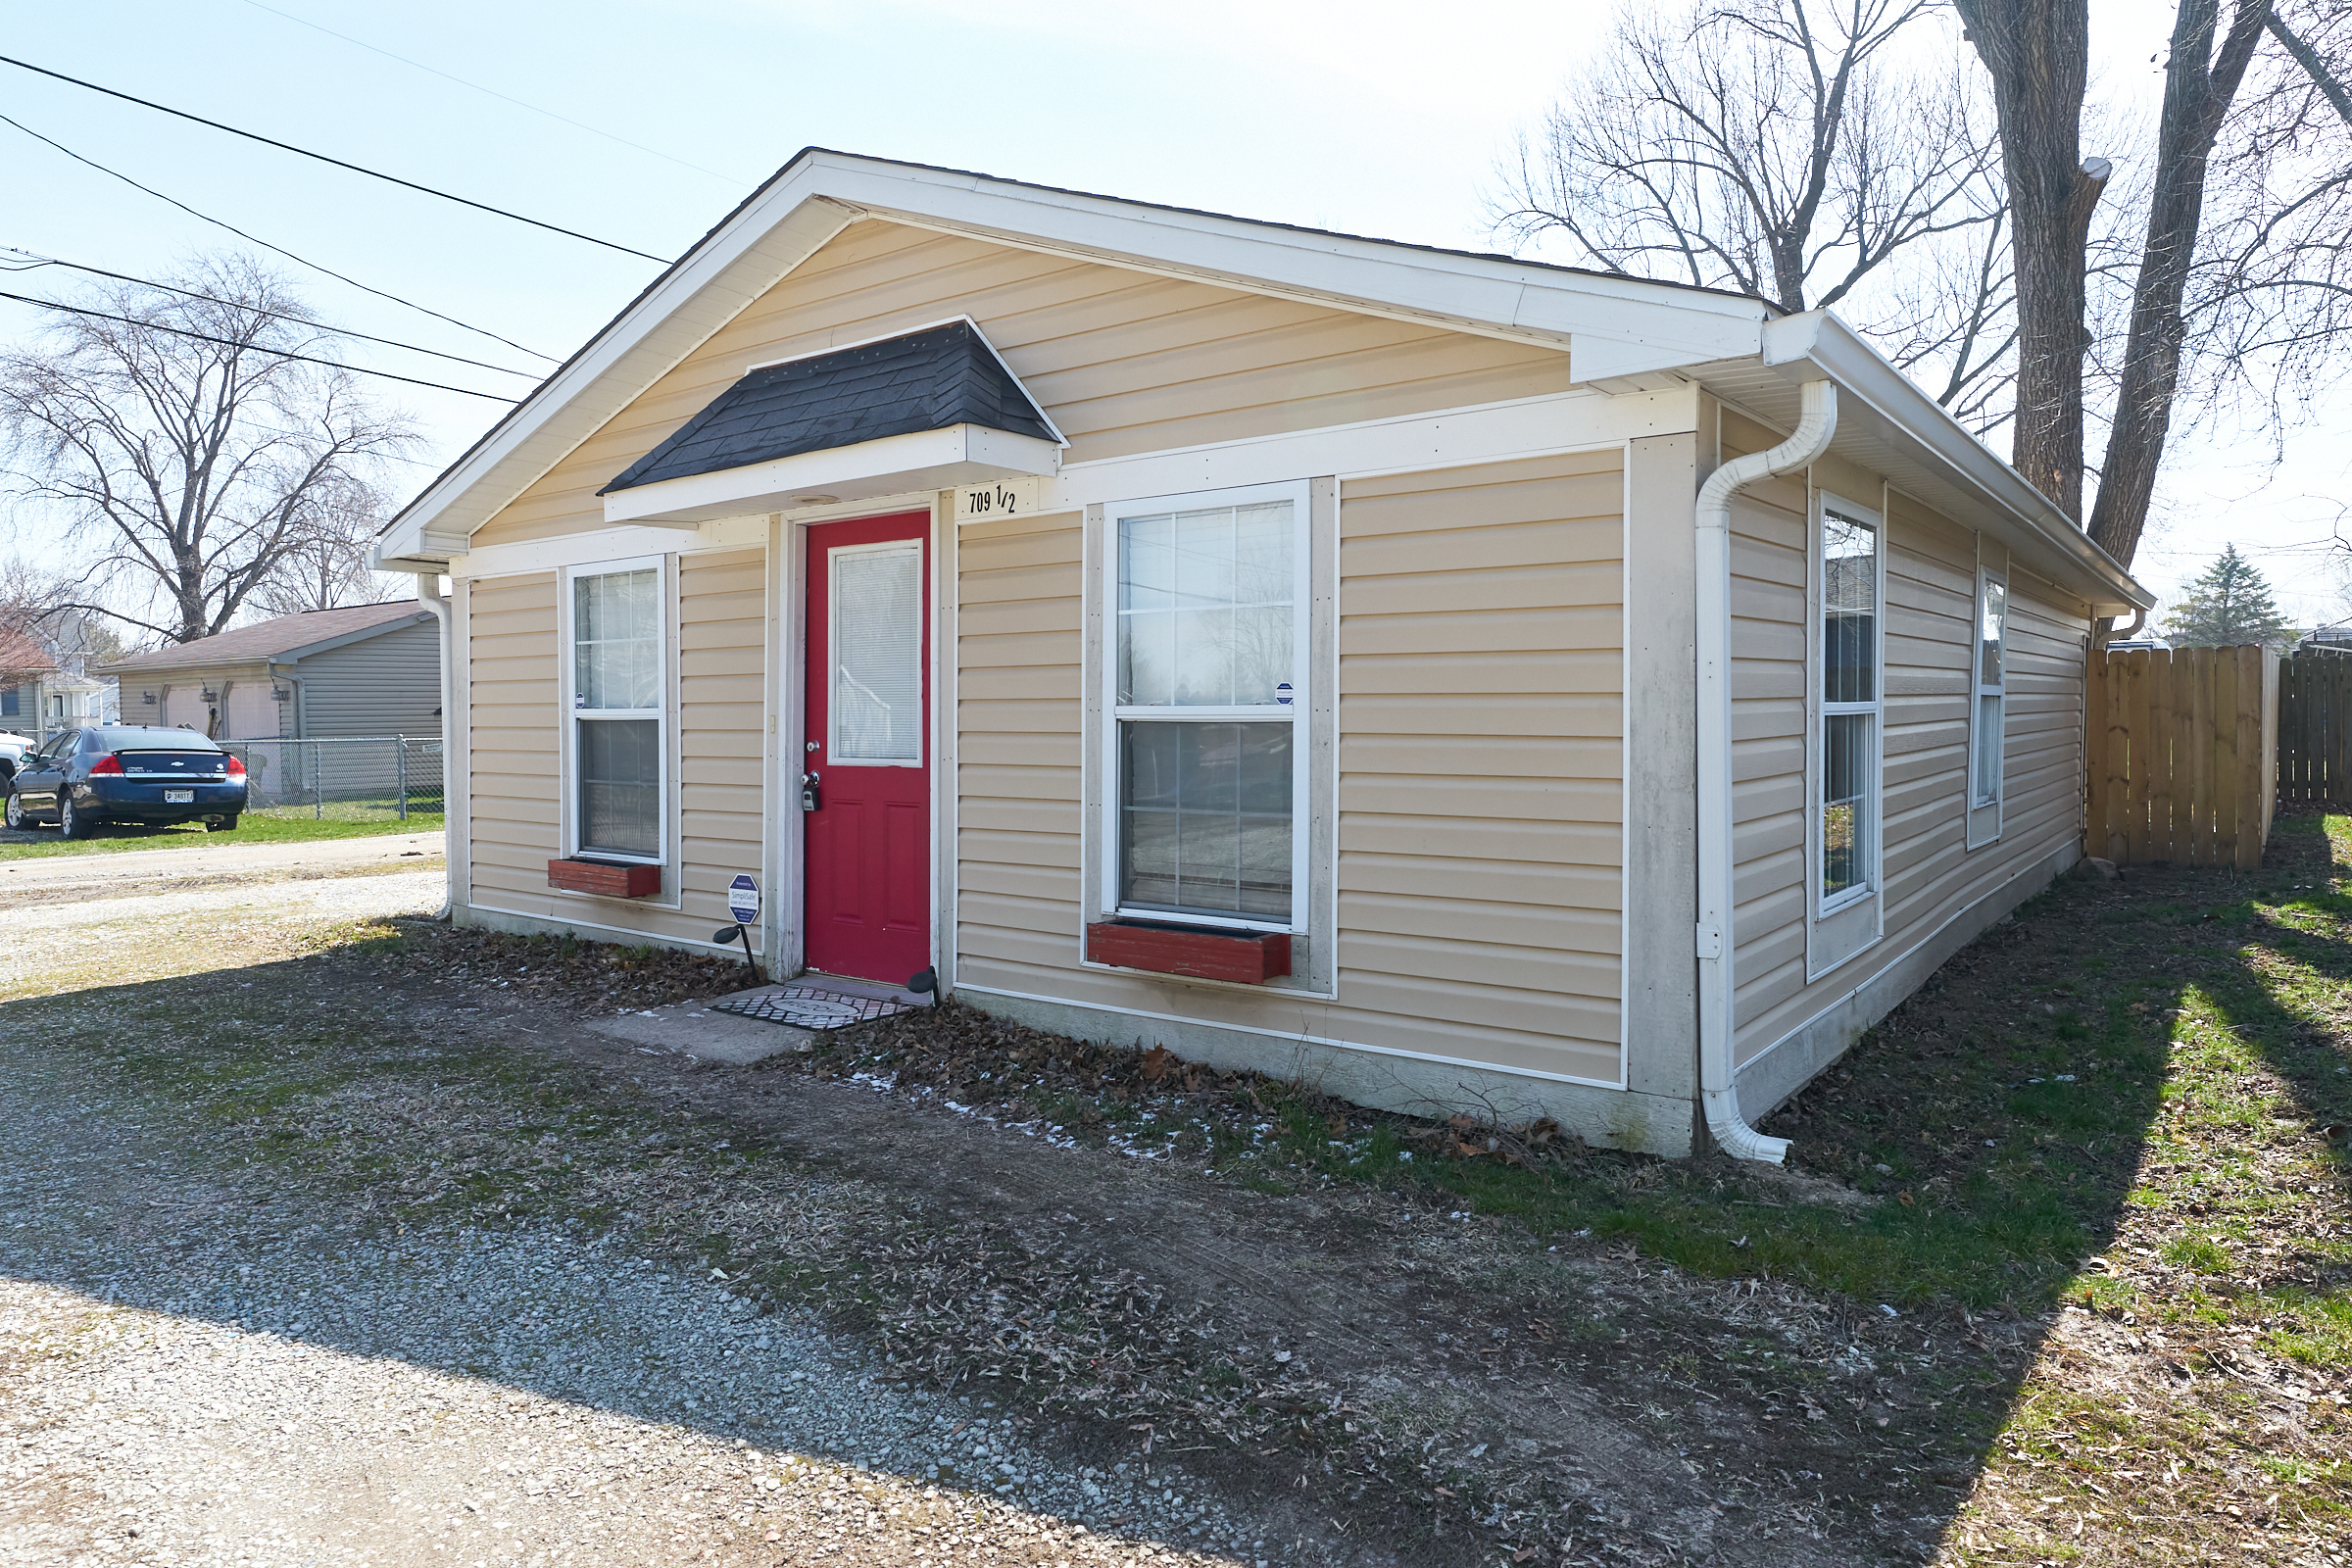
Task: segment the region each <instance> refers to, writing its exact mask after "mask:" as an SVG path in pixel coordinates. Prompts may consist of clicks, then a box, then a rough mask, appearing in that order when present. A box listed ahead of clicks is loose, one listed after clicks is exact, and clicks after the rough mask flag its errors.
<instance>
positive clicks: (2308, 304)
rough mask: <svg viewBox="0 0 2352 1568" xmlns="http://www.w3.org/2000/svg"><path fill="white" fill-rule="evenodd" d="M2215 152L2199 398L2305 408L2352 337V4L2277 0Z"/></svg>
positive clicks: (2190, 326)
mask: <svg viewBox="0 0 2352 1568" xmlns="http://www.w3.org/2000/svg"><path fill="white" fill-rule="evenodd" d="M2266 28H2267V30H2268V31H2269V33H2270V35H2271V40H2272V41H2273V42H2274V43H2276V44H2277V46H2278V47H2277V48H2276V49H2275V50H2274V49H2263V50H2260V51H2258V52H2257V53H2256V55H2255V57H2254V60H2253V63H2252V65H2251V67H2250V68H2249V70H2248V72H2247V79H2246V81H2245V83H2244V85H2243V86H2242V87H2241V88H2240V89H2239V93H2238V102H2237V106H2236V109H2235V111H2234V113H2233V114H2232V116H2231V122H2230V123H2229V125H2228V126H2227V127H2226V129H2225V131H2224V133H2223V135H2222V137H2221V138H2220V140H2219V143H2218V144H2217V146H2216V147H2215V149H2214V152H2213V155H2212V158H2211V161H2210V162H2211V174H2210V177H2209V181H2208V191H2209V194H2208V210H2207V215H2206V230H2207V232H2206V234H2205V236H2204V238H2203V240H2202V241H2201V243H2200V247H2199V254H2198V256H2197V261H2196V265H2195V267H2194V268H2193V269H2192V270H2191V272H2190V275H2189V279H2188V283H2187V287H2186V290H2185V294H2186V299H2185V303H2184V306H2183V315H2184V318H2185V322H2186V330H2187V332H2188V339H2189V343H2190V345H2191V347H2192V349H2193V350H2195V351H2196V354H2197V357H2198V359H2200V360H2201V362H2202V363H2201V364H2197V363H2192V365H2191V367H2190V369H2191V370H2192V371H2197V372H2201V374H2199V375H2198V383H2197V384H2198V390H2199V391H2201V392H2207V393H2216V394H2228V393H2252V394H2254V396H2253V399H2252V401H2253V403H2254V406H2255V408H2256V409H2257V411H2259V412H2262V413H2265V414H2270V415H2274V416H2275V415H2277V414H2278V413H2280V412H2282V411H2285V410H2288V409H2291V408H2293V407H2295V406H2296V405H2297V404H2298V403H2299V402H2300V397H2299V393H2300V392H2301V391H2302V390H2303V389H2305V388H2308V387H2309V386H2311V385H2313V384H2314V383H2315V382H2316V381H2317V380H2318V379H2319V377H2320V376H2321V375H2322V373H2323V371H2324V369H2325V368H2326V367H2327V363H2328V361H2329V360H2330V359H2331V358H2333V356H2334V355H2335V354H2336V353H2337V352H2338V351H2339V350H2340V348H2341V346H2342V345H2343V343H2344V342H2345V341H2346V340H2347V338H2348V337H2352V88H2348V87H2347V84H2346V80H2345V73H2346V70H2347V68H2352V4H2348V3H2346V0H2318V3H2296V0H2275V3H2274V5H2273V7H2272V9H2271V13H2270V17H2269V20H2268V22H2267V23H2266Z"/></svg>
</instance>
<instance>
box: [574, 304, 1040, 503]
mask: <svg viewBox="0 0 2352 1568" xmlns="http://www.w3.org/2000/svg"><path fill="white" fill-rule="evenodd" d="M955 424H977V425H982V426H985V427H986V428H988V429H991V430H1004V431H1005V432H1007V433H1009V434H1012V435H1025V436H1029V437H1032V438H1033V439H1035V440H1039V441H1055V440H1058V439H1059V436H1058V434H1057V433H1056V432H1055V430H1054V425H1053V423H1052V421H1051V420H1049V419H1047V417H1045V415H1044V413H1043V412H1041V411H1040V410H1039V409H1038V407H1037V404H1036V403H1035V402H1034V401H1032V400H1031V398H1030V396H1029V394H1028V393H1027V392H1026V391H1024V390H1023V389H1022V387H1021V383H1020V382H1019V381H1017V380H1015V379H1013V374H1012V372H1011V371H1010V370H1007V369H1006V368H1005V363H1004V361H1002V360H1000V359H998V358H997V354H996V351H995V350H994V349H992V348H990V347H989V346H988V340H987V339H986V338H984V337H982V336H981V335H980V332H979V329H978V328H976V327H974V326H973V325H972V323H971V322H969V321H950V322H948V323H947V324H946V325H944V326H935V327H930V328H927V329H925V330H923V331H919V332H908V333H905V334H903V335H901V336H898V337H889V338H884V339H882V340H881V341H880V342H876V343H866V344H862V345H859V346H858V347H856V348H847V349H834V350H831V351H829V352H827V353H823V354H816V355H810V356H809V357H808V358H805V359H798V360H788V361H786V362H785V363H783V364H781V365H770V366H763V367H762V368H759V369H756V370H754V371H752V372H751V373H750V374H749V375H747V376H745V377H744V378H743V379H742V380H740V381H738V382H736V383H735V384H734V385H733V386H731V387H729V388H727V389H726V390H725V391H724V392H721V393H720V394H719V395H718V396H717V397H716V398H714V399H712V400H711V404H710V406H709V407H708V408H706V409H704V410H703V412H702V413H700V414H698V415H696V416H695V417H693V418H691V419H688V420H687V421H686V422H685V423H684V424H683V425H681V426H679V428H678V430H677V433H676V434H674V435H672V436H671V437H670V438H669V439H668V440H666V441H664V442H662V444H661V445H660V446H658V447H656V448H654V450H653V451H651V452H649V453H647V454H646V455H645V456H644V457H642V458H640V459H638V460H637V461H636V462H635V463H633V464H631V465H629V466H628V467H627V468H626V469H625V470H624V471H623V472H622V473H621V474H620V476H619V477H618V478H616V479H614V480H613V482H612V483H611V484H609V485H607V486H605V487H604V489H602V490H600V491H598V492H597V494H599V495H610V494H612V493H613V491H615V490H627V489H631V488H633V487H634V486H637V485H643V484H657V483H659V482H661V481H662V480H663V479H682V478H686V477H687V476H689V475H692V474H697V473H714V472H716V471H717V470H719V469H721V468H740V467H743V466H747V465H749V464H754V463H766V462H770V461H772V460H773V459H776V458H789V457H796V456H798V455H799V454H801V453H804V452H824V451H829V450H831V449H832V448H834V447H846V446H852V445H855V444H856V443H858V442H859V441H878V440H880V439H882V438H883V437H885V436H893V435H911V434H913V433H915V432H916V431H920V430H943V429H946V428H947V427H948V426H950V425H955Z"/></svg>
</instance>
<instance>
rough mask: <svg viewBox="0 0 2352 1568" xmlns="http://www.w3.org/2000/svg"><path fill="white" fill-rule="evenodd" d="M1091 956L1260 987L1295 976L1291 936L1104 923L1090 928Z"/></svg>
mask: <svg viewBox="0 0 2352 1568" xmlns="http://www.w3.org/2000/svg"><path fill="white" fill-rule="evenodd" d="M1086 956H1088V957H1089V958H1091V959H1093V960H1094V961H1095V962H1097V963H1109V964H1116V965H1117V966H1118V967H1120V968H1122V969H1150V970H1152V972H1153V973H1155V974H1181V975H1190V976H1192V977H1193V978H1194V979H1196V980H1239V981H1242V982H1243V983H1245V984H1248V985H1253V986H1254V985H1263V984H1264V983H1265V982H1266V981H1268V980H1271V979H1274V978H1275V977H1276V976H1279V975H1286V974H1289V973H1290V972H1291V936H1290V933H1289V932H1287V931H1212V930H1208V929H1205V928H1203V927H1201V926H1197V925H1170V924H1163V923H1161V922H1159V921H1155V920H1104V921H1102V922H1100V923H1099V924H1095V925H1090V926H1088V927H1087V928H1086Z"/></svg>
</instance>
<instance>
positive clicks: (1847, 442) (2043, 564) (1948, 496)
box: [1683, 311, 2156, 615]
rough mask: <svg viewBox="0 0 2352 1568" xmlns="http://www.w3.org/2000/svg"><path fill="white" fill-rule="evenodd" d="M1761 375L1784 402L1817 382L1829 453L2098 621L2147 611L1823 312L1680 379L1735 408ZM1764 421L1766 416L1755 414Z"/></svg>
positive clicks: (2096, 553) (2017, 485)
mask: <svg viewBox="0 0 2352 1568" xmlns="http://www.w3.org/2000/svg"><path fill="white" fill-rule="evenodd" d="M1759 369H1760V371H1761V374H1762V376H1763V377H1764V378H1766V379H1768V380H1769V381H1772V382H1776V383H1778V384H1779V385H1780V386H1782V387H1784V388H1785V389H1786V390H1787V392H1788V393H1789V397H1790V400H1791V408H1793V396H1794V392H1795V389H1796V388H1797V387H1798V386H1799V385H1800V384H1801V383H1802V382H1804V381H1807V380H1811V379H1813V378H1814V377H1816V376H1822V377H1826V378H1828V379H1829V380H1831V381H1833V382H1835V383H1836V384H1837V386H1838V435H1837V437H1836V439H1835V440H1834V442H1833V445H1832V448H1831V450H1832V451H1833V452H1834V453H1837V454H1838V455H1839V456H1850V457H1852V458H1853V459H1854V461H1856V462H1858V463H1860V464H1861V465H1862V466H1865V467H1868V468H1871V469H1873V470H1874V471H1876V472H1879V473H1881V474H1884V475H1886V477H1887V479H1888V481H1889V482H1891V483H1893V484H1894V485H1895V486H1896V488H1898V489H1902V490H1905V491H1908V492H1911V493H1913V494H1916V495H1917V496H1918V499H1920V500H1921V501H1923V502H1925V503H1927V504H1928V505H1930V506H1932V507H1935V508H1936V510H1937V511H1940V512H1943V513H1945V514H1946V515H1950V516H1951V517H1952V518H1953V520H1954V521H1957V522H1960V523H1962V524H1963V525H1965V526H1971V527H1978V528H1983V529H1985V530H1987V531H1989V532H1991V533H1992V534H1993V535H1994V536H1995V537H1997V538H1999V539H2001V540H2002V541H2003V542H2004V543H2006V544H2007V545H2008V547H2009V550H2010V553H2011V556H2012V558H2013V560H2016V561H2018V562H2019V563H2020V564H2024V565H2025V566H2026V567H2027V569H2029V570H2031V571H2033V572H2034V574H2035V575H2037V576H2040V577H2043V578H2046V579H2047V580H2049V581H2051V582H2054V583H2057V584H2059V585H2061V586H2062V587H2065V588H2067V589H2069V590H2070V591H2072V592H2075V593H2079V594H2081V595H2082V598H2083V599H2084V600H2085V601H2086V602H2087V603H2089V605H2090V606H2091V610H2092V613H2095V614H2102V615H2115V614H2126V613H2131V611H2133V610H2137V609H2151V608H2153V607H2154V605H2155V603H2156V596H2155V595H2154V594H2153V593H2152V592H2150V591H2149V590H2148V589H2147V588H2145V587H2143V586H2141V585H2140V584H2139V583H2138V582H2137V581H2136V580H2135V579H2134V578H2133V577H2132V576H2131V572H2129V571H2128V570H2126V569H2125V568H2124V567H2123V566H2122V565H2121V564H2119V563H2118V562H2117V561H2116V560H2115V558H2114V557H2112V556H2110V555H2108V554H2107V553H2106V552H2105V551H2104V550H2101V549H2100V548H2099V547H2098V546H2097V545H2095V544H2093V543H2092V542H2091V540H2090V538H2089V536H2088V535H2086V534H2085V533H2083V531H2082V529H2081V528H2080V527H2078V526H2076V524H2075V522H2074V519H2072V518H2071V517H2069V516H2068V515H2066V514H2065V513H2064V512H2063V511H2061V510H2060V509H2059V507H2058V505H2057V503H2055V502H2053V501H2052V500H2050V498H2049V497H2047V496H2045V495H2043V494H2042V493H2041V492H2040V491H2039V490H2036V489H2035V488H2034V486H2033V485H2032V484H2030V483H2028V482H2027V480H2026V478H2025V476H2024V475H2023V474H2021V473H2019V472H2018V471H2017V470H2016V469H2015V468H2013V467H2011V466H2009V465H2008V464H2007V463H2005V462H2003V461H2002V460H2001V459H2000V458H1999V457H1998V456H1996V455H1995V454H1994V453H1993V452H1992V451H1991V450H1990V449H1989V448H1987V447H1986V446H1985V443H1983V442H1982V441H1979V440H1978V439H1977V438H1976V437H1975V436H1973V435H1971V434H1970V433H1969V432H1968V430H1967V429H1966V428H1965V427H1964V426H1963V425H1961V424H1960V422H1959V421H1958V420H1956V419H1954V418H1953V417H1951V415H1950V413H1949V412H1947V411H1946V410H1945V409H1944V408H1943V407H1942V405H1940V404H1938V403H1937V402H1936V400H1935V399H1934V398H1932V397H1930V396H1929V395H1928V394H1927V393H1926V392H1925V391H1924V390H1922V389H1921V387H1920V386H1919V385H1918V384H1917V383H1916V382H1914V381H1912V380H1911V378H1910V377H1908V376H1906V375H1905V374H1903V372H1902V371H1901V370H1898V369H1896V368H1894V366H1892V365H1891V364H1889V363H1888V362H1887V359H1886V357H1885V356H1883V355H1881V354H1880V353H1879V352H1878V351H1877V350H1876V349H1874V348H1872V347H1871V346H1870V345H1869V344H1868V343H1867V342H1865V341H1864V340H1863V339H1862V338H1861V337H1860V336H1859V335H1858V334H1856V333H1855V331H1854V330H1853V328H1851V327H1849V326H1847V325H1846V324H1845V323H1844V322H1843V321H1840V320H1839V319H1838V318H1837V317H1835V316H1832V315H1831V314H1829V313H1828V312H1827V311H1809V312H1807V313H1805V314H1804V315H1802V316H1790V317H1786V318H1783V319H1779V320H1776V321H1772V322H1769V323H1767V324H1766V325H1765V327H1764V331H1763V348H1762V353H1761V355H1760V356H1758V357H1756V358H1750V359H1746V360H1744V361H1735V362H1730V363H1723V364H1717V365H1694V366H1690V367H1686V368H1684V370H1683V373H1684V374H1687V375H1689V376H1691V378H1692V379H1694V380H1696V381H1697V382H1699V384H1700V385H1702V386H1706V387H1708V388H1709V389H1710V390H1713V391H1716V392H1718V393H1719V394H1721V395H1724V396H1726V397H1727V398H1728V399H1729V400H1730V401H1732V402H1734V403H1747V404H1750V405H1752V404H1753V403H1754V402H1755V397H1754V389H1755V386H1756V384H1757V380H1758V372H1759ZM1757 412H1759V413H1763V414H1768V415H1769V414H1770V413H1771V412H1773V411H1770V410H1763V409H1759V410H1758V411H1757Z"/></svg>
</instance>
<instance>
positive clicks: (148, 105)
mask: <svg viewBox="0 0 2352 1568" xmlns="http://www.w3.org/2000/svg"><path fill="white" fill-rule="evenodd" d="M0 65H10V66H15V67H17V68H18V69H19V70H22V71H29V72H32V73H34V74H35V75H41V76H47V77H49V78H51V79H52V80H55V81H65V82H71V83H73V85H74V86H76V87H86V88H88V89H89V90H90V91H92V92H99V93H104V94H106V96H107V97H109V98H120V99H122V100H123V102H124V103H126V104H137V105H138V106H139V107H140V108H141V109H152V110H154V111H155V112H156V113H157V114H159V115H174V116H177V117H178V118H179V119H181V120H186V121H191V122H193V123H196V124H199V125H209V126H211V127H212V128H213V129H215V130H224V131H226V132H228V133H229V134H230V135H231V136H242V137H244V138H245V139H246V140H247V141H258V142H260V143H261V144H262V145H263V146H265V147H275V148H276V149H278V150H279V151H280V152H288V153H293V154H295V155H296V156H297V157H301V158H315V159H317V160H318V161H319V163H322V164H332V165H333V166H334V167H335V168H337V169H348V170H349V171H351V172H353V173H355V174H366V175H367V176H368V178H369V179H380V180H382V181H384V182H385V183H386V184H388V185H399V186H402V187H403V188H405V189H408V190H413V191H417V192H420V193H421V194H423V195H426V196H438V197H440V198H441V199H442V200H443V201H445V202H456V203H457V204H458V205H459V206H461V207H470V208H472V209H473V210H474V211H476V212H481V213H492V214H495V215H496V216H498V217H500V218H511V219H513V220H515V221H516V222H517V223H528V224H530V225H531V227H533V228H544V229H546V230H547V231H548V232H549V233H551V234H562V235H564V236H565V237H566V238H569V239H584V240H586V241H587V242H588V243H589V244H591V245H602V246H603V247H604V248H605V249H607V250H609V251H619V252H620V253H621V254H622V255H624V256H635V257H639V258H641V259H643V260H645V261H649V262H659V263H661V264H662V266H664V267H667V266H668V265H669V258H668V257H666V256H656V255H654V254H653V253H652V252H650V251H641V250H638V249H636V248H635V247H634V246H629V245H618V244H615V243H613V241H612V240H609V239H598V238H597V237H596V236H595V235H594V234H583V233H581V232H580V231H579V230H578V229H576V228H564V227H563V226H561V225H559V224H556V223H543V222H541V221H539V220H538V219H536V218H525V217H523V216H522V215H521V214H520V213H511V212H509V211H507V209H505V208H504V207H493V206H491V205H490V204H489V203H488V202H477V201H475V200H473V199H472V198H470V197H466V196H453V195H451V194H450V193H449V192H448V191H445V190H435V189H434V188H433V187H432V186H430V185H419V184H417V182H416V181H415V180H413V179H402V178H401V177H400V176H399V175H398V174H387V173H383V172H380V171H377V170H373V169H364V168H362V167H361V166H360V165H358V164H347V163H345V162H344V161H343V160H342V159H340V158H329V157H327V156H326V154H324V153H315V152H313V151H311V150H310V149H309V148H308V147H297V146H295V145H294V144H293V143H292V142H290V141H279V140H277V139H276V138H275V137H273V136H264V135H262V134H260V133H259V132H256V131H251V130H239V129H238V128H237V127H236V126H234V125H223V124H222V123H221V122H219V121H218V120H207V119H205V118H204V117H203V116H202V115H191V114H189V113H188V112H187V111H186V110H184V109H173V108H172V107H170V106H169V105H166V104H159V103H155V102H152V101H150V100H149V99H145V98H134V97H132V96H131V95H130V94H129V93H126V92H117V91H116V90H115V89H114V88H112V87H101V86H99V85H98V84H97V83H96V82H94V81H84V80H82V79H81V78H80V77H79V76H69V75H67V74H66V73H64V72H62V71H51V70H50V69H49V68H48V67H46V66H36V65H34V64H32V63H31V62H30V61H26V60H19V59H17V58H16V57H15V56H14V55H0Z"/></svg>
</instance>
